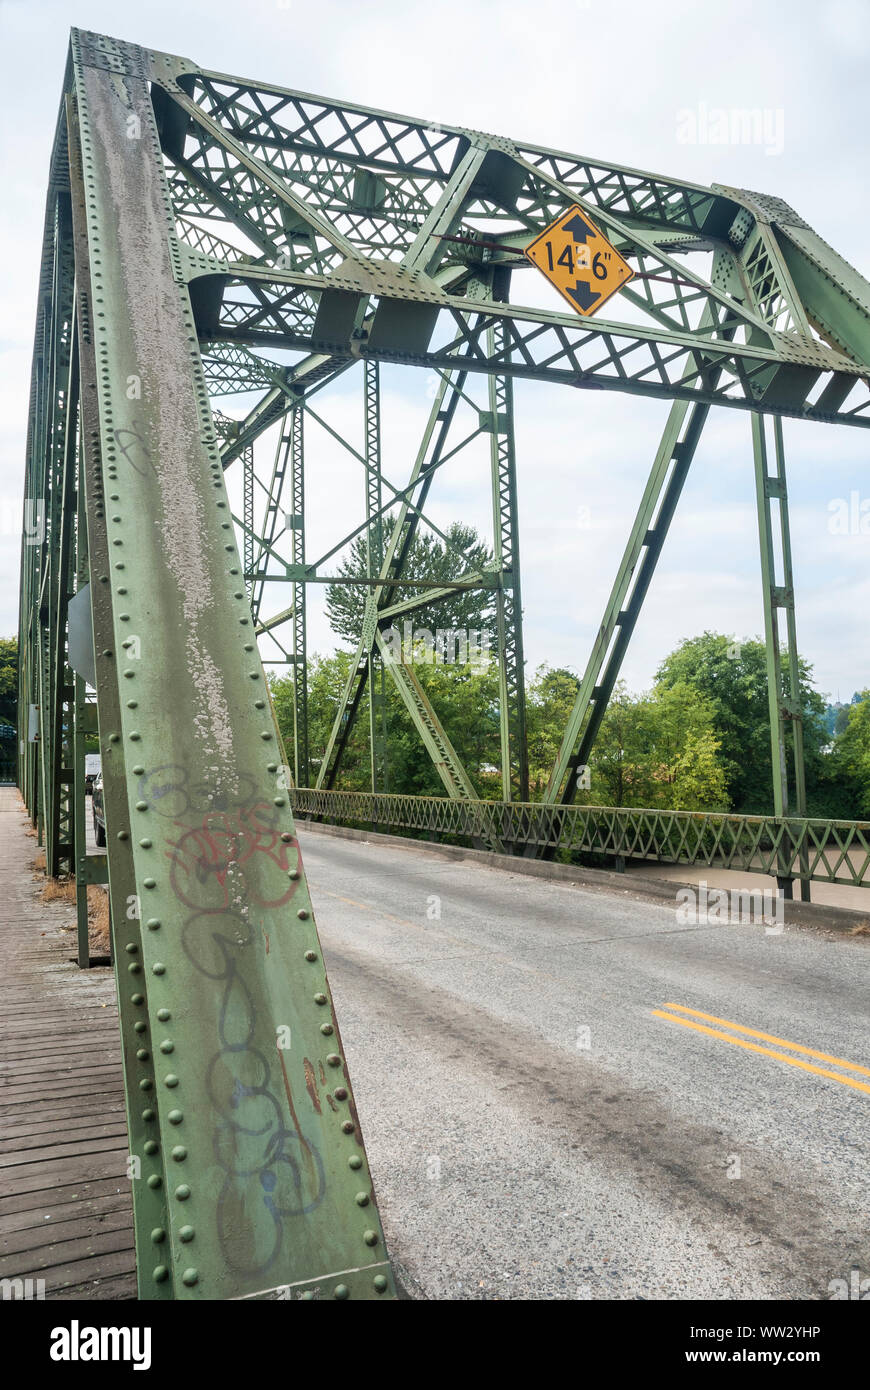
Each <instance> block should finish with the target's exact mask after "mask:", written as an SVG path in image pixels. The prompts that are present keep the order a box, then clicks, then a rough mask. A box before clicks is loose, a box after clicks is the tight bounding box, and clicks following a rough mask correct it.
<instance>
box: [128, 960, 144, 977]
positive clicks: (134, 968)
mask: <svg viewBox="0 0 870 1390" xmlns="http://www.w3.org/2000/svg"><path fill="white" fill-rule="evenodd" d="M141 969H142V967H141V965H140V964H139V962H138V961H137V960H134V961H131V962H130V964H129V965H128V966H127V970H128V971H129V973H130V974H131V975H138V974H139V971H140V970H141Z"/></svg>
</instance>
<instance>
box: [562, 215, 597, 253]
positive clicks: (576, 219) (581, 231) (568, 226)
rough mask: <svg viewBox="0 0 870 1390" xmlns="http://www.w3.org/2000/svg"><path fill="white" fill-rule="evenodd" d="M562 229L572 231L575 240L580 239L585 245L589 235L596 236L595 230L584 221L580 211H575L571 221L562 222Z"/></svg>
mask: <svg viewBox="0 0 870 1390" xmlns="http://www.w3.org/2000/svg"><path fill="white" fill-rule="evenodd" d="M562 231H563V232H570V233H571V235H572V237H573V238H574V240H575V241H580V242H582V243H583V244H584V245H585V243H586V238H587V237H590V236H595V232H594V231H593V230H592V228H591V227H590V226H589V223H588V222H584V221H583V218H582V217H581V216H580V214H579V212H575V214H574V216H573V217H572V218H571V221H570V222H563V223H562Z"/></svg>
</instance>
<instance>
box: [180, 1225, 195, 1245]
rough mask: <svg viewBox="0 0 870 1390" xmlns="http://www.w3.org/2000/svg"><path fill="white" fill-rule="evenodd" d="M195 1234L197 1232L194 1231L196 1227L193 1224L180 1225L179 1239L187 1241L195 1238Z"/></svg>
mask: <svg viewBox="0 0 870 1390" xmlns="http://www.w3.org/2000/svg"><path fill="white" fill-rule="evenodd" d="M194 1235H195V1232H194V1229H193V1227H192V1226H181V1227H179V1231H178V1239H179V1240H183V1241H185V1242H186V1241H188V1240H193V1237H194Z"/></svg>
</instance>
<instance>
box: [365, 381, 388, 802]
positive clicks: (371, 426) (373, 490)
mask: <svg viewBox="0 0 870 1390" xmlns="http://www.w3.org/2000/svg"><path fill="white" fill-rule="evenodd" d="M363 370H364V374H365V376H364V384H363V394H364V410H365V465H366V578H367V579H377V577H378V576H379V575H380V572H381V566H382V565H383V562H384V523H383V517H382V515H381V507H382V491H383V490H382V487H381V376H380V370H381V369H380V367H379V365H378V363H377V362H372V361H369V360H368V359H366V361H365V362H364V363H363ZM371 594H372V589H371V588H369V589H367V591H366V598H367V601H368V600H370V598H371ZM368 663H369V669H368V685H369V748H370V753H371V782H372V791H373V792H385V791H386V790H387V676H386V672H385V671H384V663H383V658H382V657H381V653H380V651H379V649H378V647H377V645H376V644H373V645H372V646H371V647H370V649H369V656H368Z"/></svg>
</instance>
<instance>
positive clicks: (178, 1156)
mask: <svg viewBox="0 0 870 1390" xmlns="http://www.w3.org/2000/svg"><path fill="white" fill-rule="evenodd" d="M172 1157H173V1158H174V1159H175V1162H176V1163H180V1162H181V1161H182V1159H184V1158H187V1149H186V1148H185V1147H184V1145H183V1144H176V1145H175V1148H174V1149H173V1150H172Z"/></svg>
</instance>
